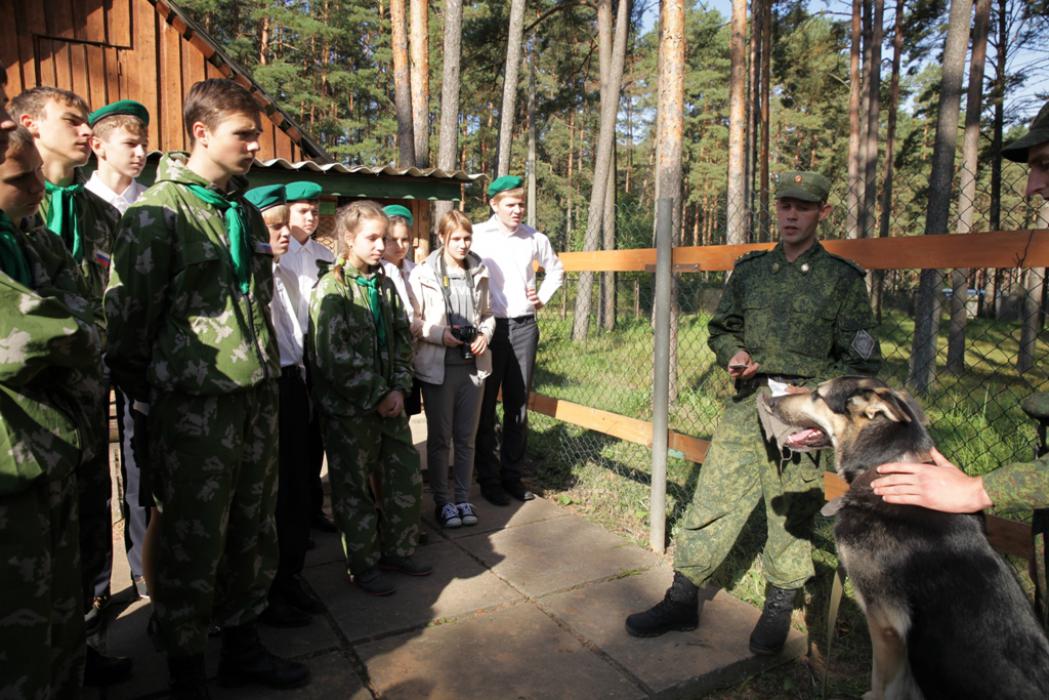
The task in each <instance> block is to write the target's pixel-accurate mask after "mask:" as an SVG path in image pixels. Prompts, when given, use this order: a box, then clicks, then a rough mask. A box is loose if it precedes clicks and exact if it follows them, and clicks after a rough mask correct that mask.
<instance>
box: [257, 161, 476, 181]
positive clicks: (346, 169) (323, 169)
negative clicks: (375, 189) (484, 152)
mask: <svg viewBox="0 0 1049 700" xmlns="http://www.w3.org/2000/svg"><path fill="white" fill-rule="evenodd" d="M255 165H256V167H258V166H261V167H263V168H283V169H285V170H309V171H312V172H316V173H329V172H334V173H340V174H343V175H374V176H379V175H390V176H393V177H405V176H407V177H425V178H435V179H438V180H455V181H457V182H466V183H470V182H476V181H477V180H479V179H481V178H482V177H484V175H483V174H481V173H478V174H474V175H471V174H470V173H468V172H466V171H464V170H453V171H452V172H447V171H445V170H441V169H440V168H395V167H393V166H392V165H374V166H372V165H343V164H342V163H323V164H322V163H315V162H313V161H311V160H302V161H299V162H297V163H292V162H291V161H289V160H285V159H284V158H273V159H271V160H256V161H255Z"/></svg>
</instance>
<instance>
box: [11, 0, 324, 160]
mask: <svg viewBox="0 0 1049 700" xmlns="http://www.w3.org/2000/svg"><path fill="white" fill-rule="evenodd" d="M0 17H4V18H6V19H5V21H4V22H3V25H2V27H0V60H3V62H4V65H6V67H7V94H8V96H14V95H17V94H18V93H20V92H22V91H23V90H26V89H28V88H31V87H35V86H37V85H52V86H55V87H60V88H65V89H67V90H72V91H73V92H75V93H77V94H78V95H80V96H81V97H83V98H84V99H85V100H87V102H88V104H89V105H91V108H92V109H95V108H98V107H101V106H102V105H105V104H108V103H110V102H115V101H116V100H123V99H132V100H138V101H139V102H141V103H142V104H144V105H145V106H146V108H147V109H148V110H149V113H150V123H149V145H150V148H154V149H157V150H161V151H172V150H185V149H186V147H187V146H188V144H187V141H186V134H185V130H184V129H183V127H182V100H183V97H184V96H185V94H186V93H187V92H188V91H189V88H190V86H191V85H192V84H193V83H195V82H197V81H199V80H204V79H205V78H230V79H232V80H235V81H237V82H238V83H240V84H241V85H243V86H244V87H245V88H247V89H248V90H250V91H251V92H252V94H253V95H254V96H255V99H256V100H257V101H258V103H259V107H260V108H261V110H262V115H263V117H262V119H263V134H262V151H261V153H259V158H260V159H263V160H267V159H273V158H283V159H285V160H288V161H292V162H296V161H301V160H306V159H309V160H314V161H318V162H321V163H328V162H331V157H330V156H328V154H327V153H326V152H325V151H324V149H323V148H322V147H321V146H319V145H318V144H317V143H315V142H313V141H312V140H311V139H310V138H309V137H308V136H307V135H306V134H304V133H303V131H302V129H300V128H299V126H298V124H296V123H295V120H293V119H292V118H291V116H290V115H288V114H287V113H286V112H284V111H283V110H281V109H280V108H278V107H277V106H276V104H275V103H274V102H273V100H272V99H270V98H269V97H268V96H267V95H266V94H265V93H264V92H263V91H262V89H261V88H260V87H259V86H258V84H257V83H255V81H253V80H252V79H251V78H250V77H249V76H248V75H247V74H246V73H244V72H243V71H242V70H240V69H239V68H238V67H237V66H236V65H235V64H234V63H233V62H232V61H230V59H229V58H228V57H226V56H225V54H223V52H222V51H221V50H220V49H219V47H218V46H217V45H216V44H215V42H214V41H212V40H211V39H210V38H209V37H208V36H207V35H206V33H205V32H203V31H202V30H201V28H200V27H199V26H198V25H196V24H195V23H193V22H192V21H190V20H189V19H188V18H187V17H186V15H185V14H184V13H183V12H182V11H181V10H180V9H178V8H177V7H176V6H175V5H172V4H171V3H169V2H167V1H166V0H0Z"/></svg>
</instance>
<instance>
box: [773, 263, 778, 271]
mask: <svg viewBox="0 0 1049 700" xmlns="http://www.w3.org/2000/svg"><path fill="white" fill-rule="evenodd" d="M772 272H773V273H776V272H779V263H778V262H777V263H772Z"/></svg>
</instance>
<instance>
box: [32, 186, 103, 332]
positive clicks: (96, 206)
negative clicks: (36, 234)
mask: <svg viewBox="0 0 1049 700" xmlns="http://www.w3.org/2000/svg"><path fill="white" fill-rule="evenodd" d="M76 179H77V182H81V183H82V182H83V178H82V176H81V174H80V171H77V176H76ZM73 197H74V202H75V203H76V208H77V215H78V217H79V219H80V231H81V235H82V236H83V237H84V238H83V240H84V259H83V260H82V261H81V262H80V273H81V274H82V275H83V277H84V280H85V281H86V283H87V291H88V294H89V295H90V299H92V300H93V301H94V303H95V316H96V321H97V322H98V323H103V322H104V315H103V314H102V294H103V293H104V292H105V291H106V285H107V284H108V282H109V268H110V260H111V255H112V252H113V238H114V236H115V235H116V231H117V225H118V224H119V223H120V211H119V210H118V209H117V208H116V207H114V206H113V205H111V204H109V203H108V202H106V201H105V200H104V199H102V198H101V197H99V196H98V195H96V194H95V193H94V192H90V191H88V190H86V189H84V190H81V191H80V192H77V193H76V194H75V195H73ZM50 206H51V200H50V198H49V197H44V201H43V202H41V203H40V219H39V221H38V222H37V224H38V225H40V226H43V222H45V221H47V215H48V209H49V208H50ZM34 228H35V226H34ZM52 235H55V234H52Z"/></svg>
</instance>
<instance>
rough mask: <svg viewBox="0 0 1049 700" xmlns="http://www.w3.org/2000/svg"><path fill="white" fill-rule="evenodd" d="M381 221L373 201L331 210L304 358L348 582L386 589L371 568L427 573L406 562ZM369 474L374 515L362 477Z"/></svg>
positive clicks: (404, 319)
mask: <svg viewBox="0 0 1049 700" xmlns="http://www.w3.org/2000/svg"><path fill="white" fill-rule="evenodd" d="M388 224H389V220H388V219H387V217H386V214H384V213H383V211H382V209H381V208H379V206H378V205H377V204H375V203H374V202H367V201H362V202H354V203H353V204H351V205H349V206H348V207H346V208H345V209H343V210H342V211H340V212H339V216H338V218H337V219H336V222H335V234H336V236H337V238H338V240H339V244H340V255H339V258H338V259H337V260H336V261H335V263H334V265H333V267H332V269H331V270H330V271H329V272H328V273H327V274H326V275H324V276H323V277H321V279H320V281H319V282H318V283H317V286H316V287H314V289H313V295H312V297H311V299H310V328H309V337H308V340H307V348H306V355H307V361H308V362H309V365H310V376H311V377H312V379H313V390H314V391H313V399H314V402H315V405H316V407H317V410H318V411H319V412H320V418H321V431H322V433H323V435H324V447H325V451H326V453H327V455H328V469H329V478H330V480H331V485H332V509H333V510H334V513H335V523H336V525H338V527H339V529H340V530H341V531H342V543H343V549H344V550H345V554H346V562H347V566H348V569H349V573H350V575H351V576H352V578H353V580H354V582H355V583H356V584H357V585H358V586H359V587H360V588H361V589H362V590H364V591H366V592H368V593H371V594H372V595H390V594H391V593H393V592H394V590H395V589H394V586H393V584H392V583H391V582H389V580H387V578H386V577H385V576H383V575H382V573H381V571H380V570H389V571H397V572H400V573H404V574H409V575H413V576H425V575H427V574H429V573H430V571H431V569H430V567H429V566H427V565H425V564H422V563H420V562H418V561H416V560H415V558H414V556H413V555H414V553H415V545H416V541H417V538H418V534H419V508H420V502H421V498H422V475H421V474H420V471H419V454H418V452H416V450H415V446H414V445H413V444H412V434H411V429H410V428H409V427H408V417H407V415H406V414H405V412H404V399H405V397H406V396H407V395H408V392H409V391H410V390H411V386H412V367H411V362H412V349H411V348H412V345H411V342H412V340H411V333H410V331H409V327H408V316H407V314H406V313H405V310H404V307H403V306H402V302H401V298H400V296H399V295H398V294H397V289H396V287H395V286H394V284H393V282H392V281H391V280H389V279H388V278H387V277H386V276H385V275H384V274H383V272H382V267H381V265H380V262H381V259H382V251H383V237H384V236H385V234H386V227H387V225H388ZM372 473H375V474H377V475H378V479H379V482H380V484H381V491H382V511H381V515H380V513H379V512H378V511H377V510H376V503H375V497H374V494H373V493H372V491H371V489H370V486H369V483H368V477H369V474H372Z"/></svg>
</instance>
